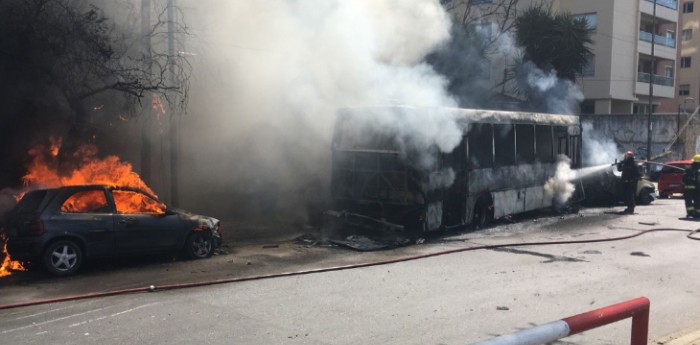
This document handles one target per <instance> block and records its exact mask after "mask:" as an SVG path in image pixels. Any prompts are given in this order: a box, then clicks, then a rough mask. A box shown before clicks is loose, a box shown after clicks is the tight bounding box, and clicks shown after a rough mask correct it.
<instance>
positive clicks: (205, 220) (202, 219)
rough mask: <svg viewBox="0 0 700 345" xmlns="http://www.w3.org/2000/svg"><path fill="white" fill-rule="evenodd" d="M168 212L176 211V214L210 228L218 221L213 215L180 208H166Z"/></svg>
mask: <svg viewBox="0 0 700 345" xmlns="http://www.w3.org/2000/svg"><path fill="white" fill-rule="evenodd" d="M168 212H172V213H176V214H178V215H180V216H182V217H185V218H187V219H190V220H192V221H194V222H196V223H199V224H206V225H209V226H210V227H212V228H213V227H214V225H216V223H218V222H219V220H218V219H216V218H214V217H209V216H203V215H201V214H195V213H192V212H190V211H185V210H183V209H180V208H168Z"/></svg>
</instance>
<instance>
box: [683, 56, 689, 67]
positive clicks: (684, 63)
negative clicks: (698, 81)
mask: <svg viewBox="0 0 700 345" xmlns="http://www.w3.org/2000/svg"><path fill="white" fill-rule="evenodd" d="M690 61H691V60H690V57H689V56H684V57H681V68H690Z"/></svg>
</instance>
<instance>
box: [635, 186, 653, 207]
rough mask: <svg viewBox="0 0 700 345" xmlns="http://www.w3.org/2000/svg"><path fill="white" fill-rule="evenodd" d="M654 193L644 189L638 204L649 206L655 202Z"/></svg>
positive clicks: (640, 193)
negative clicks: (652, 194)
mask: <svg viewBox="0 0 700 345" xmlns="http://www.w3.org/2000/svg"><path fill="white" fill-rule="evenodd" d="M651 193H652V191H651V190H650V189H649V188H644V189H642V190H641V191H640V192H639V198H638V203H639V204H640V205H649V204H651V202H652V201H654V197H653V196H651Z"/></svg>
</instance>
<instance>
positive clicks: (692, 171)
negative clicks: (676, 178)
mask: <svg viewBox="0 0 700 345" xmlns="http://www.w3.org/2000/svg"><path fill="white" fill-rule="evenodd" d="M698 170H700V163H696V162H693V164H691V165H690V166H689V167H688V168H687V169H685V172H684V173H683V188H684V189H695V188H698V183H699V182H700V180H698V174H699V172H698Z"/></svg>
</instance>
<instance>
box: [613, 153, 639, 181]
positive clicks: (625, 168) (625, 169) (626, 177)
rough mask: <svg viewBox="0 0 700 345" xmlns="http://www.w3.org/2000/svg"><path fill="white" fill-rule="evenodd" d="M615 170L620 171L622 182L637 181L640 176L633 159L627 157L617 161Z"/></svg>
mask: <svg viewBox="0 0 700 345" xmlns="http://www.w3.org/2000/svg"><path fill="white" fill-rule="evenodd" d="M617 171H621V172H622V178H621V179H622V182H637V181H639V179H640V178H641V174H640V173H639V169H637V165H636V164H634V159H631V158H627V159H625V160H623V161H622V162H620V163H617Z"/></svg>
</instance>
